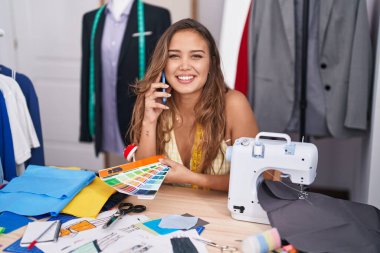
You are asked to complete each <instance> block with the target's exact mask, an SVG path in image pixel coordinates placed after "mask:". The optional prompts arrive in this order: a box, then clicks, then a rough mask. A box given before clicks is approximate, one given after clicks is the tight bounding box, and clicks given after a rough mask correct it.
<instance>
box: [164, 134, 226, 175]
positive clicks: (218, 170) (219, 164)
mask: <svg viewBox="0 0 380 253" xmlns="http://www.w3.org/2000/svg"><path fill="white" fill-rule="evenodd" d="M226 149H227V143H226V142H225V141H223V142H222V143H221V151H219V153H218V155H217V157H216V158H215V160H214V162H213V163H212V169H208V170H207V171H206V174H210V175H226V174H228V173H229V172H230V162H229V161H227V160H225V159H224V158H225V154H226ZM165 152H166V155H167V157H168V158H170V159H171V160H173V161H175V162H177V163H180V164H183V162H182V159H181V156H180V154H179V151H178V147H177V143H176V139H175V135H174V130H172V131H171V132H170V141H169V142H168V143H167V144H166V146H165ZM191 164H193V163H192V162H191V161H190V165H191ZM189 169H190V170H192V168H189Z"/></svg>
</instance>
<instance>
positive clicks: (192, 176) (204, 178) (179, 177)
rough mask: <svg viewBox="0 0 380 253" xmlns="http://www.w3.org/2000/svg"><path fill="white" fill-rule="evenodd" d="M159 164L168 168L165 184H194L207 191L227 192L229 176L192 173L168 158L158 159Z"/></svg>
mask: <svg viewBox="0 0 380 253" xmlns="http://www.w3.org/2000/svg"><path fill="white" fill-rule="evenodd" d="M160 162H161V163H162V164H165V165H168V166H170V170H169V173H168V174H167V175H166V177H165V183H177V184H195V185H198V186H201V187H205V188H209V189H214V190H220V191H228V187H229V180H230V176H229V175H208V174H201V173H196V172H192V171H190V170H189V169H188V168H186V167H185V166H184V165H182V164H180V163H177V162H174V161H172V160H170V159H168V158H164V159H160Z"/></svg>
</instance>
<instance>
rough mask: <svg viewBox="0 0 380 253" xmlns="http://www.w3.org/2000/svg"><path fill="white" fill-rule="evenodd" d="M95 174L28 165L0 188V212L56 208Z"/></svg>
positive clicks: (37, 212)
mask: <svg viewBox="0 0 380 253" xmlns="http://www.w3.org/2000/svg"><path fill="white" fill-rule="evenodd" d="M94 178H95V173H94V172H90V171H81V170H64V169H56V168H52V167H46V166H37V165H29V166H28V168H27V170H26V171H25V173H24V174H22V175H21V176H20V177H17V178H14V179H13V180H12V181H11V182H9V183H8V185H7V186H5V187H4V188H3V189H1V190H0V212H3V211H10V212H14V213H17V214H21V215H30V216H33V215H40V214H44V213H48V212H50V214H51V215H52V216H56V215H58V214H59V212H60V211H61V210H62V209H63V208H64V207H65V206H66V205H67V204H68V203H69V202H70V201H71V200H72V199H73V198H74V196H75V195H76V194H77V193H78V192H80V191H81V190H82V189H83V188H84V187H85V186H86V185H88V184H89V183H91V182H92V181H93V180H94Z"/></svg>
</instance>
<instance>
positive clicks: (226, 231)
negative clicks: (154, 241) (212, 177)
mask: <svg viewBox="0 0 380 253" xmlns="http://www.w3.org/2000/svg"><path fill="white" fill-rule="evenodd" d="M127 200H128V201H130V202H132V203H133V204H143V205H146V207H147V211H146V212H144V214H145V215H147V216H148V217H150V218H161V217H163V216H167V215H171V214H184V213H189V214H191V215H194V216H196V217H199V218H201V219H203V220H205V221H207V222H209V223H210V224H207V225H206V226H205V230H204V231H203V233H202V237H204V238H207V239H210V240H212V241H214V242H216V243H218V244H222V245H230V246H236V247H238V248H239V247H240V244H241V242H240V241H241V240H243V239H245V238H246V237H247V236H249V235H254V234H258V233H261V232H263V231H265V230H267V229H270V228H271V227H270V226H269V225H263V224H258V223H252V222H245V221H238V220H235V219H233V218H232V217H231V214H230V211H229V210H228V208H227V193H225V192H219V191H204V190H194V189H190V188H185V187H173V186H167V185H163V186H161V189H160V191H159V192H158V193H157V195H156V197H155V199H154V200H153V201H152V200H139V199H137V198H136V197H129V198H128V199H127ZM207 249H208V250H210V252H219V251H213V250H212V247H207Z"/></svg>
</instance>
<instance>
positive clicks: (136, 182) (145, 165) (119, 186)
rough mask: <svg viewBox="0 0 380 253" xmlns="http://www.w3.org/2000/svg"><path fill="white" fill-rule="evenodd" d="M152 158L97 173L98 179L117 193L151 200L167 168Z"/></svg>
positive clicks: (155, 158)
mask: <svg viewBox="0 0 380 253" xmlns="http://www.w3.org/2000/svg"><path fill="white" fill-rule="evenodd" d="M160 158H163V156H153V157H149V158H146V159H142V160H139V161H136V162H132V163H127V164H122V165H119V166H115V167H112V168H108V169H104V170H100V171H99V177H100V178H101V179H102V180H103V181H104V182H105V183H106V184H108V185H109V186H111V187H113V188H114V189H116V190H117V191H119V192H121V193H125V194H129V195H136V196H138V198H140V199H153V198H154V197H155V195H156V193H157V191H158V189H159V188H160V186H161V184H162V182H163V181H164V179H165V176H166V174H167V172H168V171H169V167H168V166H166V165H163V164H161V163H160V162H159V161H158V159H160Z"/></svg>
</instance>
